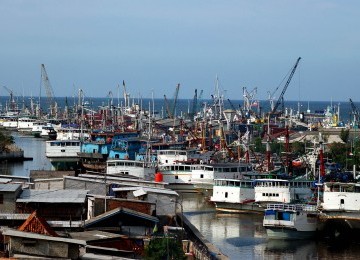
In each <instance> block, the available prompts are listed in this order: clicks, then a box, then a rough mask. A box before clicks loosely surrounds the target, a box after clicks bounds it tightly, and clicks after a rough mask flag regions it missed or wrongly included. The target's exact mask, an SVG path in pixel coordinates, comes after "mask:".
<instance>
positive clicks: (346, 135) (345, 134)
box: [340, 128, 350, 143]
mask: <svg viewBox="0 0 360 260" xmlns="http://www.w3.org/2000/svg"><path fill="white" fill-rule="evenodd" d="M349 135H350V130H349V129H344V128H343V129H341V133H340V138H341V140H342V141H343V142H344V143H347V142H348V140H349Z"/></svg>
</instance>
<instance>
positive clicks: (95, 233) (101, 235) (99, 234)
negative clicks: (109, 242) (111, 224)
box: [69, 230, 126, 241]
mask: <svg viewBox="0 0 360 260" xmlns="http://www.w3.org/2000/svg"><path fill="white" fill-rule="evenodd" d="M69 234H70V237H71V238H74V239H79V240H84V241H97V240H106V239H117V238H121V237H126V236H125V235H119V234H115V233H110V232H104V231H100V230H91V231H83V232H71V233H69Z"/></svg>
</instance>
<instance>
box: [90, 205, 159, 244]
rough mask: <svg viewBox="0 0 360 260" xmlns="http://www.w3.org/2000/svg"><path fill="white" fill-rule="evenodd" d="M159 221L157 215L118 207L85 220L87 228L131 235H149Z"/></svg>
mask: <svg viewBox="0 0 360 260" xmlns="http://www.w3.org/2000/svg"><path fill="white" fill-rule="evenodd" d="M158 222H159V219H158V218H157V217H154V216H151V215H148V214H144V213H141V212H138V211H135V210H131V209H127V208H116V209H113V210H110V211H107V212H105V213H103V214H101V215H99V216H96V217H94V218H91V219H88V220H86V221H85V222H84V229H85V230H101V231H112V232H118V233H121V234H125V235H127V236H129V237H141V236H147V235H149V234H150V233H151V232H152V230H153V228H154V226H155V225H156V224H157V223H158Z"/></svg>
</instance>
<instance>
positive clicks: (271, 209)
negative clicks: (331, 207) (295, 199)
mask: <svg viewBox="0 0 360 260" xmlns="http://www.w3.org/2000/svg"><path fill="white" fill-rule="evenodd" d="M318 215H319V212H318V210H317V207H316V205H306V204H283V203H282V204H268V205H267V207H266V209H265V211H264V219H263V226H264V227H265V229H266V234H267V236H268V238H272V239H309V238H313V237H315V236H316V235H317V234H318V232H319V231H320V230H321V229H322V227H321V223H320V220H319V218H318Z"/></svg>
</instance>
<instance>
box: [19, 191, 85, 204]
mask: <svg viewBox="0 0 360 260" xmlns="http://www.w3.org/2000/svg"><path fill="white" fill-rule="evenodd" d="M87 193H88V191H87V190H24V191H23V192H22V194H21V195H20V197H19V198H18V199H17V200H16V202H27V203H28V202H40V203H41V202H42V203H84V202H85V200H86V195H87Z"/></svg>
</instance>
